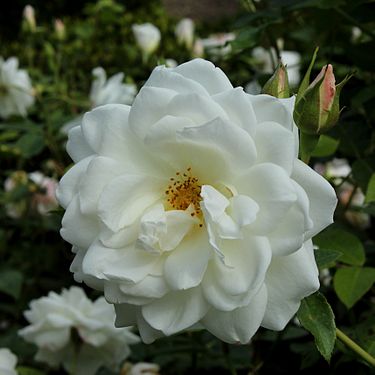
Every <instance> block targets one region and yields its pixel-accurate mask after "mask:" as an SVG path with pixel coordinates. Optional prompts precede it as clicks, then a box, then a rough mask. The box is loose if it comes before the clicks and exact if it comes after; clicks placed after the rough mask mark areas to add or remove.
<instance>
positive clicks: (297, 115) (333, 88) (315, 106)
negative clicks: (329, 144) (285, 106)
mask: <svg viewBox="0 0 375 375" xmlns="http://www.w3.org/2000/svg"><path fill="white" fill-rule="evenodd" d="M317 52H318V49H316V50H315V53H314V56H313V58H312V61H311V63H310V66H309V68H308V70H307V72H306V75H305V77H304V79H303V81H302V83H301V86H300V88H299V90H298V93H297V97H296V104H295V107H294V113H293V117H294V121H295V123H296V125H297V126H298V127H299V129H300V130H301V131H302V132H303V133H305V134H310V135H319V134H323V133H326V132H327V131H329V130H330V129H331V128H332V127H333V126H334V125H336V123H337V121H338V119H339V116H340V112H341V110H340V105H339V100H340V93H341V89H342V88H343V87H344V85H345V84H346V82H347V81H348V80H349V79H350V76H348V77H346V78H345V79H344V80H343V81H342V82H340V83H339V84H338V85H336V79H335V75H334V74H333V67H332V65H331V64H328V65H325V66H323V68H322V70H321V71H320V73H319V74H318V75H317V77H316V78H315V79H314V80H313V81H312V82H311V83H309V82H310V74H311V70H312V67H313V65H314V62H315V59H316V55H317Z"/></svg>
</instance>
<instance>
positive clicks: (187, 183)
mask: <svg viewBox="0 0 375 375" xmlns="http://www.w3.org/2000/svg"><path fill="white" fill-rule="evenodd" d="M169 181H170V183H169V185H168V188H167V190H166V191H165V194H166V195H167V202H168V203H169V205H170V206H171V207H172V208H173V209H175V210H186V209H187V208H188V207H189V206H190V205H193V206H194V212H192V213H191V216H200V214H201V208H200V205H199V202H200V201H201V200H202V197H201V195H200V194H201V187H202V185H200V184H199V180H198V178H197V177H194V176H193V175H192V173H191V167H188V168H187V169H186V171H185V172H182V173H181V172H176V176H175V177H171V178H170V179H169Z"/></svg>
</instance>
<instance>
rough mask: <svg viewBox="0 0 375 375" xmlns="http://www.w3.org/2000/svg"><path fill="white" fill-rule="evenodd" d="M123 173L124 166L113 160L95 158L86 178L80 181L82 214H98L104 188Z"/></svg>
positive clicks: (101, 157) (89, 166)
mask: <svg viewBox="0 0 375 375" xmlns="http://www.w3.org/2000/svg"><path fill="white" fill-rule="evenodd" d="M123 172H124V167H123V165H122V164H121V163H119V162H117V161H115V160H113V159H111V158H108V157H105V156H99V157H95V158H93V159H92V160H91V161H90V163H89V165H88V167H87V170H86V173H85V176H84V178H82V179H81V181H80V189H79V190H80V191H79V199H80V205H81V210H82V212H83V213H85V214H96V212H97V209H98V202H99V197H100V194H101V192H102V191H103V188H104V187H105V186H106V185H107V184H108V182H109V181H111V180H112V179H113V178H115V177H117V176H119V175H120V174H121V173H123Z"/></svg>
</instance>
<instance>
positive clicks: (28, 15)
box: [23, 5, 36, 31]
mask: <svg viewBox="0 0 375 375" xmlns="http://www.w3.org/2000/svg"><path fill="white" fill-rule="evenodd" d="M23 16H24V18H25V20H26V22H27V24H28V26H29V27H30V30H31V31H35V29H36V20H35V10H34V8H33V7H32V6H31V5H26V6H25V8H24V9H23Z"/></svg>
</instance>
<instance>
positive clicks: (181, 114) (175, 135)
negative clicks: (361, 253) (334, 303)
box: [57, 59, 337, 343]
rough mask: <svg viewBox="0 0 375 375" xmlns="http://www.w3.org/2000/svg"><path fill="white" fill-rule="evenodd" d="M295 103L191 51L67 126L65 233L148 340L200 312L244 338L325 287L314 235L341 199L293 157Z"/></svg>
mask: <svg viewBox="0 0 375 375" xmlns="http://www.w3.org/2000/svg"><path fill="white" fill-rule="evenodd" d="M293 102H294V99H293V98H291V99H285V100H279V99H276V98H273V97H270V96H267V95H258V96H252V95H249V94H246V93H244V91H243V90H242V88H239V87H238V88H233V86H232V85H231V83H230V82H229V80H228V78H227V77H226V75H225V74H224V73H223V72H222V71H221V70H220V69H218V68H216V67H215V66H214V65H213V64H212V63H210V62H208V61H205V60H202V59H196V60H193V61H190V62H188V63H185V64H182V65H180V66H178V67H176V68H173V69H172V68H165V67H158V68H156V69H155V70H154V71H153V73H152V74H151V76H150V78H149V80H148V81H147V82H146V83H145V85H144V87H143V88H142V89H141V91H140V92H139V94H138V95H137V97H136V99H135V101H134V103H133V106H132V107H131V108H130V107H127V106H121V105H108V106H104V107H100V108H97V109H95V110H93V111H92V112H89V113H87V114H86V115H85V117H84V119H83V122H82V125H81V126H79V127H76V128H74V129H72V130H71V131H70V133H69V141H68V144H67V150H68V152H69V154H70V155H71V157H72V159H73V160H74V161H75V163H76V165H75V166H73V167H72V168H71V169H70V170H69V171H68V172H67V173H66V174H65V176H64V177H63V178H62V180H61V182H60V185H59V188H58V191H57V194H58V199H59V201H60V203H61V205H62V206H63V207H64V208H65V209H66V213H65V215H64V218H63V221H62V230H61V235H62V236H63V238H64V239H65V240H67V241H68V242H70V243H71V244H73V251H74V252H75V253H76V257H75V260H74V262H73V264H72V267H71V270H72V271H73V272H74V273H75V278H76V280H78V281H82V280H83V281H84V282H86V283H87V284H88V285H91V286H93V287H95V288H100V289H103V290H104V294H105V297H106V299H107V300H108V301H109V302H111V303H114V304H115V308H116V315H117V320H116V324H117V325H118V326H128V325H133V324H136V325H138V327H139V330H140V333H141V336H142V339H143V340H144V341H145V342H151V341H153V340H154V339H155V338H157V337H160V336H162V335H171V334H174V333H177V332H180V331H182V330H185V329H188V328H190V327H192V326H194V325H195V324H196V323H200V325H201V326H203V327H205V328H206V329H207V330H209V331H210V332H211V333H213V334H214V335H216V336H217V337H219V338H220V339H222V340H224V341H227V342H230V343H236V342H240V343H247V342H248V341H249V340H250V339H251V337H252V336H253V335H254V333H255V332H256V331H257V329H258V328H259V327H260V326H263V327H266V328H269V329H273V330H281V329H283V328H284V327H285V325H286V324H287V322H288V321H289V320H290V319H291V318H292V317H293V315H294V314H295V312H296V311H297V309H298V307H299V304H300V300H301V299H302V298H304V297H306V296H308V295H309V294H311V293H313V292H314V291H316V290H317V289H318V288H319V279H318V270H317V267H316V264H315V260H314V254H313V248H312V242H311V237H312V236H314V235H315V234H316V233H318V232H319V231H321V230H322V229H323V228H325V227H326V226H327V225H329V224H330V223H331V222H332V220H333V211H334V209H335V206H336V202H337V199H336V195H335V192H334V190H333V189H332V187H331V186H330V184H329V183H328V182H327V181H326V180H325V179H324V178H323V177H321V176H320V175H318V174H317V173H316V172H314V171H313V170H312V169H311V168H310V167H308V166H307V165H305V164H304V163H302V162H301V161H300V160H298V159H297V155H298V136H297V128H296V127H295V125H294V122H293V118H292V108H293Z"/></svg>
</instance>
